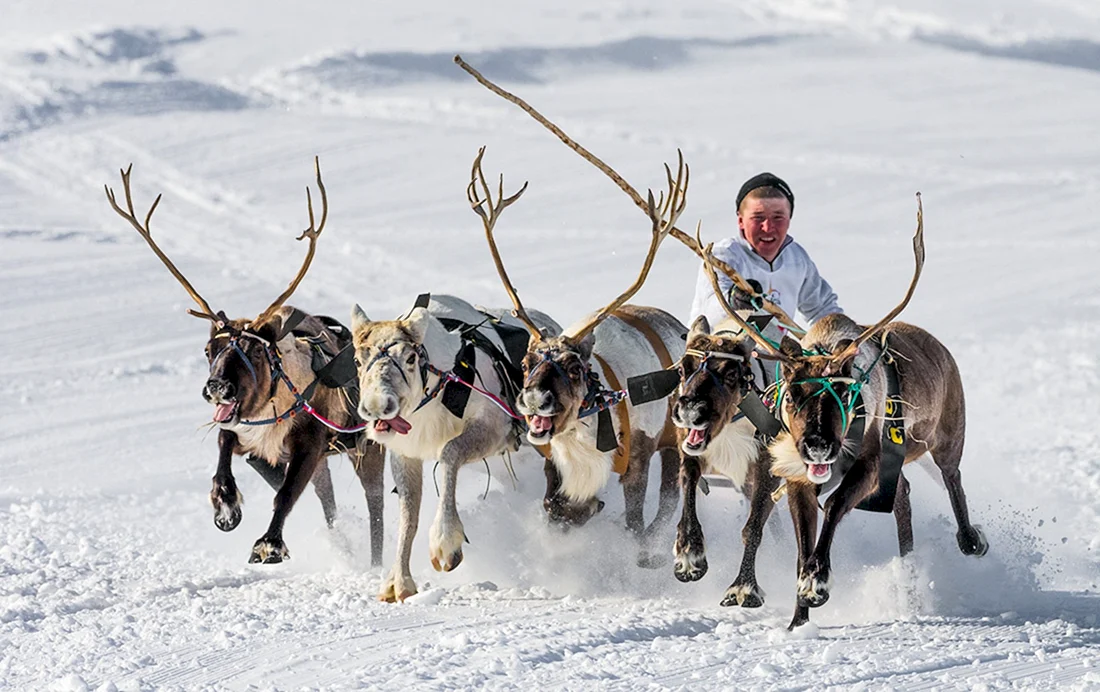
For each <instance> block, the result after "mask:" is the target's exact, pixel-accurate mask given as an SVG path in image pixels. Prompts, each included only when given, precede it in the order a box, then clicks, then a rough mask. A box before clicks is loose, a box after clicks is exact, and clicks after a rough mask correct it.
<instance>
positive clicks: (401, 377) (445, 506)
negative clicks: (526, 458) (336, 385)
mask: <svg viewBox="0 0 1100 692" xmlns="http://www.w3.org/2000/svg"><path fill="white" fill-rule="evenodd" d="M471 184H472V183H471ZM522 193H523V190H520V192H518V193H516V194H515V195H513V196H511V197H508V198H503V197H498V200H497V203H496V205H495V206H494V205H493V202H492V200H491V199H489V200H486V202H487V203H488V206H489V209H490V213H491V214H492V216H493V218H494V220H495V218H496V215H497V214H499V213H500V212H501V211H502V210H503V209H504V208H505V207H507V206H509V205H510V204H512V203H513V202H515V201H516V200H517V199H519V196H520V195H521V194H522ZM475 210H476V211H478V213H479V214H484V212H483V210H482V209H481V207H480V203H479V205H478V206H476V207H475ZM500 312H501V311H496V312H494V313H492V316H493V317H494V318H497V317H498V318H499V321H500V322H503V323H504V324H506V325H509V326H512V327H519V326H521V324H520V322H519V321H518V320H516V319H515V318H514V317H512V316H509V315H505V314H500ZM489 318H490V316H489V315H488V314H487V313H485V312H483V311H480V310H478V309H477V308H475V307H474V306H473V305H471V304H469V303H467V302H466V301H464V300H461V299H460V298H455V297H453V296H445V295H441V296H433V297H432V298H431V300H430V302H429V304H428V306H427V308H423V307H417V308H414V309H413V310H412V311H411V312H410V313H409V314H408V316H407V317H403V318H400V319H397V320H390V321H381V322H372V321H371V320H370V319H369V318H368V317H367V315H366V313H365V312H363V309H362V308H360V307H359V306H358V305H356V306H355V308H354V309H353V311H352V332H353V335H354V344H355V357H356V362H357V364H358V371H359V388H360V400H359V415H360V416H361V417H362V418H363V419H364V420H366V421H368V423H370V424H371V426H370V427H369V428H368V432H367V435H368V437H370V439H372V440H375V441H377V442H379V443H381V444H384V445H386V448H387V449H388V450H389V451H390V452H392V453H393V456H392V464H391V469H392V472H393V476H394V481H395V483H396V485H397V493H398V496H399V503H400V507H401V519H400V527H399V529H398V540H397V543H398V547H397V562H396V563H395V564H394V567H393V570H392V572H391V574H390V575H389V577H388V578H387V579H386V580H385V581H384V582H383V584H382V589H381V591H380V593H379V599H380V600H384V601H391V602H392V601H404V600H405V599H406V598H408V597H409V596H412V595H413V594H415V593H416V583H415V582H414V581H413V578H412V574H411V572H410V569H409V558H410V555H411V553H412V542H413V538H414V537H415V536H416V530H417V524H418V519H419V515H420V499H421V490H422V484H423V464H424V462H425V461H428V460H433V459H437V460H439V462H440V466H441V467H442V471H443V474H442V475H443V483H442V487H441V489H440V499H439V507H438V511H437V512H436V516H435V521H434V522H433V523H432V527H431V531H430V533H429V554H430V558H431V563H432V566H433V567H434V568H435V569H437V570H440V571H446V572H449V571H451V570H453V569H454V568H456V567H458V565H459V563H461V562H462V542H463V540H464V539H465V533H464V531H463V527H462V520H461V519H460V518H459V516H458V507H457V505H456V502H455V485H456V482H457V479H458V469H459V468H460V467H461V466H462V465H464V464H466V463H469V462H471V461H476V460H480V459H484V458H486V457H489V456H493V455H496V454H500V453H502V452H504V451H505V450H512V451H514V450H516V449H518V447H519V444H520V440H521V437H522V432H521V431H520V430H519V428H518V427H517V425H516V421H515V419H514V418H513V416H512V415H510V411H509V410H508V408H507V404H505V405H503V406H502V405H501V404H502V403H504V402H499V403H498V400H500V399H505V400H506V399H508V398H509V397H508V396H507V392H508V391H509V390H508V387H512V388H513V389H512V391H515V389H518V387H517V385H518V383H508V382H506V381H505V380H507V379H508V378H507V377H503V376H502V375H501V374H500V373H501V372H503V369H500V368H498V367H494V364H493V362H492V360H491V358H490V357H489V354H488V353H485V349H484V348H483V347H478V348H477V357H476V364H474V370H475V371H476V374H473V375H472V376H469V377H468V379H467V381H469V383H470V384H473V385H474V386H476V387H477V388H478V389H480V390H482V392H483V393H473V394H471V395H470V396H469V399H468V400H467V401H466V404H465V408H464V410H463V411H462V412H461V415H456V414H455V413H453V412H452V410H451V409H448V407H447V405H446V404H445V401H446V400H447V398H448V395H447V392H446V388H454V390H455V391H456V392H461V391H462V390H463V389H464V388H466V387H467V385H466V384H463V383H462V382H460V381H457V376H456V375H455V374H454V370H455V366H456V363H457V361H459V360H460V358H459V356H460V354H462V352H463V349H464V348H465V347H466V344H467V343H468V341H466V340H464V338H463V335H462V334H461V333H460V330H454V331H452V330H449V329H448V328H447V326H445V324H444V322H446V321H448V320H455V321H457V322H461V323H462V324H464V325H471V326H472V327H473V328H474V329H475V330H476V331H477V332H478V333H480V335H481V337H482V338H483V339H487V340H488V341H489V342H491V343H492V344H493V346H494V347H495V349H496V350H497V352H498V354H499V353H506V352H507V351H506V349H505V346H504V343H503V342H502V340H501V338H500V337H499V336H498V334H497V333H496V331H495V329H494V328H493V326H492V324H491V323H490V319H489ZM533 318H534V322H533V324H534V325H535V328H536V329H537V330H539V333H542V334H546V335H551V334H558V333H560V332H561V327H560V326H559V325H558V324H557V323H556V322H554V320H552V319H550V318H549V317H548V316H546V315H544V314H542V313H539V312H534V313H533ZM525 319H527V318H526V316H525ZM441 320H442V321H441ZM482 343H484V342H482ZM485 394H490V395H492V396H493V397H495V398H496V399H497V400H494V398H490V397H489V396H485Z"/></svg>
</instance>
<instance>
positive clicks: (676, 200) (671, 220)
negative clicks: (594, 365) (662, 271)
mask: <svg viewBox="0 0 1100 692" xmlns="http://www.w3.org/2000/svg"><path fill="white" fill-rule="evenodd" d="M676 153H677V155H678V156H679V163H678V164H677V168H676V179H675V180H673V179H672V171H671V170H670V169H669V167H668V164H667V163H666V164H665V178H666V179H667V180H668V197H667V198H666V197H665V194H664V193H663V192H662V193H661V196H660V198H659V199H658V200H657V201H656V202H655V201H654V200H653V190H650V191H649V194H648V197H647V199H646V211H647V212H648V213H649V219H650V221H652V222H653V235H652V237H651V238H650V241H649V250H648V251H647V252H646V256H645V262H644V263H643V264H642V271H641V272H640V273H639V274H638V278H637V279H635V280H634V283H633V284H631V285H630V288H628V289H626V292H624V293H622V294H621V295H620V296H619V297H618V298H616V299H615V300H613V301H611V302H610V303H608V304H607V306H605V307H604V308H603V309H602V310H600V311H599V313H597V314H596V316H595V317H593V318H592V319H590V320H589V321H588V322H586V323H584V325H583V326H581V328H580V329H578V330H577V331H576V332H575V333H574V334H572V338H573V339H576V340H577V341H580V340H581V339H583V338H584V337H585V336H587V335H588V333H589V332H591V331H592V330H593V329H595V328H596V326H597V325H598V324H599V323H600V322H603V321H604V320H605V319H607V318H608V317H609V316H611V314H612V313H614V312H615V311H616V310H618V309H619V308H621V307H622V306H623V304H624V303H626V301H628V300H630V299H631V298H633V297H634V294H635V293H637V292H638V291H639V289H641V287H642V284H644V283H645V280H646V277H647V276H649V270H650V268H651V267H652V266H653V258H654V257H656V255H657V248H659V247H660V246H661V243H662V242H663V241H664V239H665V238H666V237H668V234H669V232H670V231H671V230H672V228H673V227H674V225H675V224H676V219H678V218H680V214H682V213H683V212H684V207H686V206H687V188H688V181H689V180H690V178H691V170H690V168H689V167H688V166H687V165H686V164H685V163H684V155H683V152H680V151H679V150H677V152H676Z"/></svg>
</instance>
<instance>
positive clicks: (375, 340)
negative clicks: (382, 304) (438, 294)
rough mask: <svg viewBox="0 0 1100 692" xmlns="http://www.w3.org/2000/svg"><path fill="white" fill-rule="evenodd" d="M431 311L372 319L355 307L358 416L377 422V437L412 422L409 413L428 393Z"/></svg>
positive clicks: (403, 428)
mask: <svg viewBox="0 0 1100 692" xmlns="http://www.w3.org/2000/svg"><path fill="white" fill-rule="evenodd" d="M431 319H432V318H431V315H430V314H428V311H427V310H426V309H424V308H420V307H418V308H414V309H413V310H412V312H410V313H409V316H408V317H406V318H404V319H399V320H390V321H384V322H371V321H370V319H369V318H368V317H367V315H366V313H365V312H363V309H362V308H361V307H359V306H358V305H356V306H355V307H354V308H353V309H352V313H351V330H352V338H353V343H354V345H355V364H356V369H357V370H358V372H359V416H360V417H361V418H362V419H363V420H365V421H368V422H373V425H374V427H373V432H372V434H371V436H372V437H373V438H375V439H377V440H379V441H384V440H385V439H386V437H389V436H392V435H393V434H399V435H404V434H406V433H408V431H409V430H410V429H411V428H412V426H411V424H410V423H409V422H408V421H406V420H405V418H404V417H403V416H402V414H404V415H409V414H410V413H411V412H412V411H413V410H414V409H415V408H416V406H417V405H418V404H419V402H420V399H421V398H422V397H423V396H424V390H425V387H426V382H425V380H426V378H427V366H428V354H427V350H426V349H425V346H424V342H425V338H426V337H427V332H428V325H429V322H430V320H431Z"/></svg>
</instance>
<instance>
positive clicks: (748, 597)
mask: <svg viewBox="0 0 1100 692" xmlns="http://www.w3.org/2000/svg"><path fill="white" fill-rule="evenodd" d="M752 350H753V349H752V342H751V340H750V339H749V337H748V335H746V334H745V332H744V331H743V330H742V329H741V328H740V327H739V325H738V324H737V323H735V322H733V321H732V320H723V321H722V322H720V323H719V324H718V325H717V328H716V329H715V330H714V331H713V332H712V331H711V328H710V324H709V323H708V321H707V318H706V317H705V316H702V315H700V316H699V317H698V318H696V320H695V322H693V323H692V325H691V331H690V332H688V337H687V350H686V351H685V353H684V358H683V360H682V361H681V363H680V387H679V391H678V396H677V398H676V403H675V404H674V406H673V417H672V420H673V422H674V423H675V424H676V427H677V432H678V436H679V441H680V454H681V457H680V486H681V488H682V490H683V495H684V504H683V515H682V517H681V519H680V524H679V526H678V527H677V531H676V544H675V547H674V552H675V554H676V568H675V574H676V578H677V579H679V580H680V581H683V582H689V581H697V580H699V579H702V578H703V576H704V575H705V574H706V573H707V558H706V550H705V547H704V541H703V527H702V524H701V523H700V522H699V517H698V514H697V513H696V499H697V489H698V486H699V481H700V478H701V476H702V475H703V474H704V473H707V474H721V475H723V476H725V477H727V478H729V479H730V480H732V481H733V483H734V485H736V486H737V487H739V488H741V489H742V490H743V491H744V492H745V494H746V495H747V496H748V497H749V516H748V519H747V520H746V522H745V527H744V528H743V529H742V531H741V538H742V541H743V543H744V545H745V552H744V553H743V554H742V557H741V569H740V571H739V572H738V574H737V578H736V579H734V581H733V583H732V584H730V586H729V588H728V589H726V594H725V596H724V597H723V598H722V601H721V605H723V606H738V605H739V606H742V607H744V608H759V607H760V606H762V605H764V591H763V589H761V588H760V586H759V584H758V583H757V581H756V553H757V550H758V549H759V547H760V541H761V538H762V536H763V532H764V524H765V523H766V522H767V520H768V517H769V516H770V515H771V511H772V508H773V507H775V501H774V500H773V499H772V493H773V492H774V491H775V489H776V487H777V486H778V481H777V480H776V478H775V477H774V476H772V473H771V456H770V455H769V454H768V452H767V448H766V438H765V437H764V436H763V435H762V434H761V433H760V432H758V431H757V429H756V425H755V423H754V421H752V420H750V419H749V418H747V417H746V416H745V414H744V413H743V412H742V411H741V410H740V407H741V405H742V402H743V401H744V400H745V398H746V395H750V392H751V393H752V395H757V394H758V393H759V388H758V383H763V382H765V381H766V380H765V375H764V371H763V368H761V367H760V365H759V361H758V360H755V359H753V358H752Z"/></svg>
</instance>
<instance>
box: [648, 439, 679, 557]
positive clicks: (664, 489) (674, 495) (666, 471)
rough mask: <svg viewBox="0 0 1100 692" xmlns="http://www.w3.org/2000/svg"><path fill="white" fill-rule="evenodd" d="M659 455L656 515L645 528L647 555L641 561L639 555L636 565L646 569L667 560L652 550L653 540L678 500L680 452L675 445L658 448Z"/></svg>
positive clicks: (670, 516)
mask: <svg viewBox="0 0 1100 692" xmlns="http://www.w3.org/2000/svg"><path fill="white" fill-rule="evenodd" d="M659 453H660V455H661V488H660V494H659V495H658V499H657V515H656V516H654V517H653V521H651V522H650V523H649V526H647V527H646V529H645V534H644V539H643V540H644V544H645V546H646V549H647V550H648V551H649V555H648V556H647V557H646V559H645V563H644V564H643V563H642V560H641V558H640V557H639V560H638V565H639V566H640V567H645V568H646V569H657V568H659V567H663V566H664V565H665V564H666V563H667V562H668V557H666V556H665V555H663V554H657V553H653V552H652V545H653V541H654V540H655V539H656V538H657V536H658V534H660V533H662V532H663V531H664V528H665V526H667V525H668V523H669V522H670V521H671V520H672V517H673V516H674V515H675V514H676V505H677V504H678V503H679V501H680V493H679V487H678V483H677V480H678V477H679V473H680V452H679V450H677V449H676V448H675V447H671V448H665V449H662V450H660V452H659Z"/></svg>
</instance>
